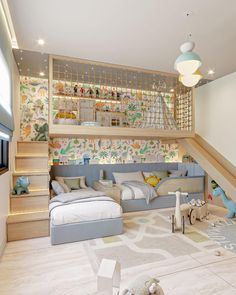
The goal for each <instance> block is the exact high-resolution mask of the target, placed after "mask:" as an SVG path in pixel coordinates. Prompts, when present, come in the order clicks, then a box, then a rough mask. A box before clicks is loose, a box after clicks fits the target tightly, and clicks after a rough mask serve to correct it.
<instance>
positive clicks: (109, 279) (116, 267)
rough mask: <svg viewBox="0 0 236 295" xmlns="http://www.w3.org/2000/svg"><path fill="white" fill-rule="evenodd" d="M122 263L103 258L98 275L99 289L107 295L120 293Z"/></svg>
mask: <svg viewBox="0 0 236 295" xmlns="http://www.w3.org/2000/svg"><path fill="white" fill-rule="evenodd" d="M120 278H121V276H120V263H119V262H117V261H116V260H111V259H102V262H101V264H100V267H99V270H98V276H97V291H98V292H105V293H106V294H107V295H113V294H118V293H119V289H120Z"/></svg>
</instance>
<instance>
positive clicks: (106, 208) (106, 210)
mask: <svg viewBox="0 0 236 295" xmlns="http://www.w3.org/2000/svg"><path fill="white" fill-rule="evenodd" d="M86 190H90V191H91V190H92V191H94V190H93V189H92V188H89V189H86ZM52 204H53V205H52ZM55 204H56V205H58V206H57V207H55ZM52 206H54V208H53V209H52ZM49 211H50V220H51V225H55V226H56V225H63V224H72V223H78V222H84V221H95V220H104V219H112V218H119V217H121V216H122V208H121V207H120V205H119V204H117V203H116V202H114V201H113V200H112V199H111V198H110V197H107V196H102V195H101V196H98V197H90V198H89V201H88V202H81V203H77V202H76V201H72V202H70V203H69V204H61V203H60V202H58V204H57V202H54V203H51V204H50V205H49Z"/></svg>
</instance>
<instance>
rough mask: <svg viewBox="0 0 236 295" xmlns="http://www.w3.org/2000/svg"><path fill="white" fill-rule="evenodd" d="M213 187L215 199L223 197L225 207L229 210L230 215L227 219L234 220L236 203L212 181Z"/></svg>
mask: <svg viewBox="0 0 236 295" xmlns="http://www.w3.org/2000/svg"><path fill="white" fill-rule="evenodd" d="M211 186H212V189H213V197H219V196H220V197H221V199H222V201H223V203H224V205H225V207H226V208H227V209H228V210H229V213H228V214H227V215H226V217H227V218H234V217H235V215H236V202H234V201H232V200H231V199H229V198H228V197H227V196H226V194H225V192H224V190H223V189H222V188H221V187H220V186H219V185H218V184H217V183H216V182H215V181H214V180H212V181H211Z"/></svg>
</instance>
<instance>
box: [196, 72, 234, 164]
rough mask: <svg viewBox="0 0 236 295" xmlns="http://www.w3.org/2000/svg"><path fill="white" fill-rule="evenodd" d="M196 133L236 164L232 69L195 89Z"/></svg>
mask: <svg viewBox="0 0 236 295" xmlns="http://www.w3.org/2000/svg"><path fill="white" fill-rule="evenodd" d="M196 133H198V134H199V135H200V136H201V137H203V138H204V139H205V140H206V141H207V142H208V143H209V144H210V145H212V146H213V147H214V148H215V149H216V150H217V151H218V152H219V153H221V154H222V155H223V156H224V157H225V158H226V159H228V160H229V161H230V162H231V163H232V164H233V165H235V166H236V72H235V73H232V74H230V75H227V76H225V77H223V78H220V79H217V80H215V81H213V82H211V83H209V84H206V85H203V86H201V87H199V88H197V89H196Z"/></svg>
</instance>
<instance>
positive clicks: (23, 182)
mask: <svg viewBox="0 0 236 295" xmlns="http://www.w3.org/2000/svg"><path fill="white" fill-rule="evenodd" d="M29 184H30V182H29V179H28V177H25V176H20V177H18V178H17V180H16V185H15V186H14V188H13V191H12V194H13V195H21V194H28V193H29V189H28V186H29Z"/></svg>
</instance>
